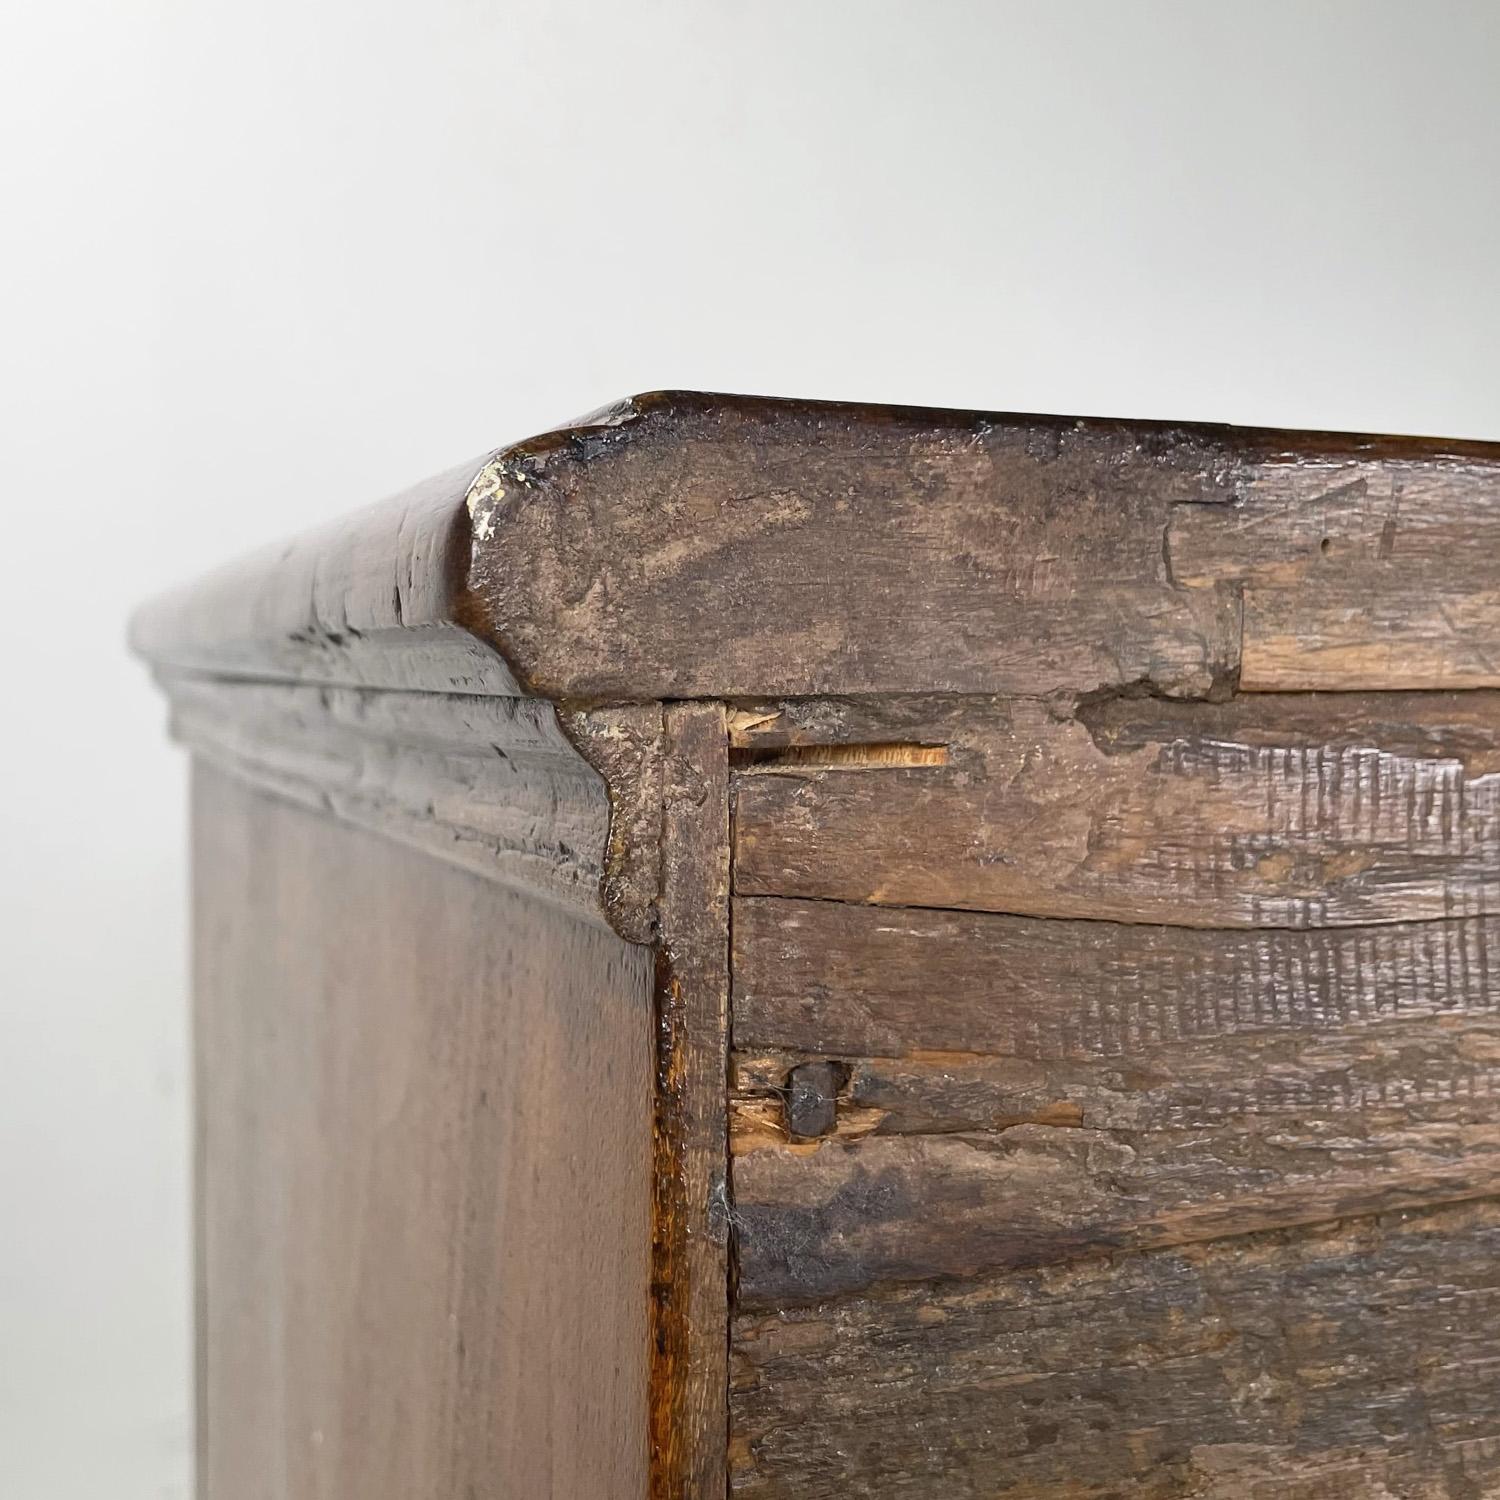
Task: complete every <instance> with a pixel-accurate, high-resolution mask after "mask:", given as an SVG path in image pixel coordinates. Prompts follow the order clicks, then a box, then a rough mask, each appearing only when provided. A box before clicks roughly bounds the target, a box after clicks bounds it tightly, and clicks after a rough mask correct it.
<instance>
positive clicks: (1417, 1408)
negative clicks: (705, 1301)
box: [730, 1201, 1500, 1500]
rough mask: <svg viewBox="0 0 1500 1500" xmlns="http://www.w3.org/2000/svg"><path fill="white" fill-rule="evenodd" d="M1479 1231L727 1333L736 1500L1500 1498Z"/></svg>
mask: <svg viewBox="0 0 1500 1500" xmlns="http://www.w3.org/2000/svg"><path fill="white" fill-rule="evenodd" d="M1497 1320H1500V1208H1497V1206H1496V1204H1495V1203H1494V1202H1493V1201H1488V1202H1484V1203H1476V1204H1465V1205H1457V1206H1454V1207H1449V1208H1442V1209H1436V1210H1428V1211H1425V1212H1421V1213H1403V1214H1394V1215H1388V1216H1385V1217H1381V1218H1374V1219H1355V1220H1352V1221H1350V1222H1348V1223H1344V1224H1339V1225H1335V1226H1332V1227H1330V1228H1328V1229H1326V1230H1322V1231H1317V1232H1308V1231H1299V1232H1295V1233H1283V1234H1274V1235H1258V1236H1249V1237H1244V1238H1240V1239H1235V1240H1223V1241H1219V1242H1216V1243H1213V1244H1204V1245H1193V1246H1184V1247H1180V1248H1177V1249H1172V1250H1159V1251H1153V1252H1150V1253H1147V1254H1142V1255H1122V1256H1120V1257H1118V1258H1115V1259H1110V1260H1096V1261H1084V1262H1080V1263H1078V1264H1077V1265H1074V1266H1070V1267H1067V1268H1065V1269H1061V1270H1059V1269H1055V1268H1054V1269H1048V1270H1037V1271H1025V1272H1018V1273H1015V1274H1013V1275H1009V1276H997V1277H986V1278H979V1279H974V1280H965V1281H954V1282H944V1283H940V1284H931V1285H921V1286H907V1287H903V1288H900V1289H895V1290H886V1291H884V1292H882V1293H881V1294H880V1295H878V1296H868V1297H866V1296H855V1297H847V1298H842V1299H839V1300H837V1301H834V1302H829V1303H825V1304H820V1305H816V1306H811V1307H793V1308H788V1309H785V1310H780V1311H770V1312H764V1313H760V1312H757V1313H753V1314H746V1315H743V1316H741V1317H740V1318H739V1319H738V1320H737V1321H736V1325H735V1342H734V1349H733V1353H732V1364H731V1370H732V1377H731V1378H732V1385H731V1394H730V1405H731V1409H732V1413H733V1424H734V1432H733V1438H732V1442H731V1490H732V1493H733V1494H734V1495H736V1496H742V1497H755V1500H783V1497H788V1496H798V1497H805V1500H833V1497H836V1496H846V1495H858V1496H877V1495H878V1496H881V1497H891V1500H937V1497H942V1500H1102V1497H1105V1496H1111V1497H1118V1500H1182V1497H1193V1500H1391V1497H1396V1496H1399V1497H1400V1500H1483V1497H1487V1496H1491V1495H1495V1494H1500V1402H1497V1400H1496V1371H1497V1349H1496V1338H1495V1332H1494V1329H1495V1326H1496V1323H1497Z"/></svg>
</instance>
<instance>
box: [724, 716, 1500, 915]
mask: <svg viewBox="0 0 1500 1500" xmlns="http://www.w3.org/2000/svg"><path fill="white" fill-rule="evenodd" d="M1497 704H1500V700H1497V699H1496V698H1495V697H1494V696H1492V695H1488V694H1486V695H1484V697H1483V699H1482V701H1476V702H1473V703H1469V702H1465V703H1462V704H1453V703H1452V700H1451V697H1450V696H1449V695H1441V697H1440V701H1439V702H1438V703H1436V704H1434V705H1432V706H1431V707H1430V708H1428V707H1427V706H1425V705H1423V706H1419V705H1417V704H1416V703H1415V702H1414V701H1413V700H1410V699H1408V700H1407V702H1406V703H1405V704H1404V705H1398V706H1397V710H1396V711H1397V712H1401V711H1406V712H1410V713H1413V714H1420V717H1417V718H1415V719H1414V720H1413V721H1411V722H1408V723H1405V724H1401V725H1399V726H1398V727H1397V728H1396V729H1395V730H1394V731H1391V730H1390V729H1389V728H1388V727H1387V721H1388V720H1389V717H1390V714H1391V711H1392V710H1391V706H1390V705H1386V704H1383V703H1379V702H1377V703H1369V702H1366V701H1364V700H1363V699H1361V698H1360V697H1359V696H1358V695H1352V696H1351V695H1330V697H1329V698H1328V699H1327V700H1325V701H1324V702H1323V703H1321V704H1319V709H1320V710H1321V713H1320V714H1319V715H1317V716H1314V715H1313V714H1312V713H1310V712H1309V709H1308V706H1307V704H1306V703H1305V702H1303V701H1301V700H1300V699H1297V698H1293V699H1292V700H1290V701H1288V700H1286V699H1282V698H1276V697H1254V696H1247V697H1244V698H1239V699H1235V700H1234V701H1232V702H1230V703H1224V704H1214V703H1209V704H1173V703H1166V702H1163V701H1161V700H1159V699H1154V698H1138V697H1119V698H1113V699H1107V700H1104V701H1100V702H1089V701H1085V702H1084V703H1083V704H1081V705H1079V706H1078V707H1077V708H1076V709H1075V708H1074V706H1073V705H1072V704H1067V705H1059V704H1056V703H1043V702H1040V701H1037V700H1013V701H1004V700H995V701H992V702H990V703H988V704H978V703H974V704H970V705H964V706H961V707H960V706H954V707H951V708H949V709H946V710H944V709H943V708H942V707H941V705H933V706H932V707H931V708H929V709H927V710H925V711H922V712H920V713H908V714H905V715H903V716H902V719H901V722H902V724H903V725H904V727H906V728H907V730H908V731H910V729H912V728H915V727H917V726H918V725H920V726H921V728H922V730H923V731H924V733H925V736H926V737H927V738H928V739H936V740H937V741H939V742H940V743H943V744H946V746H947V749H948V754H947V757H946V763H945V764H941V765H920V766H915V767H911V768H897V769H890V768H887V767H883V766H880V765H874V766H869V767H864V766H860V765H858V764H853V765H850V764H844V765H835V766H828V767H817V766H812V767H809V766H802V765H795V764H794V765H790V766H783V765H778V764H776V763H775V762H771V763H769V764H765V763H762V764H755V765H751V766H748V767H747V768H746V769H744V770H743V771H742V772H741V774H740V775H739V777H738V778H737V788H736V794H735V887H736V889H737V890H738V891H740V892H741V893H743V894H747V895H750V894H763V895H787V896H813V897H821V898H833V899H838V900H846V901H864V902H877V903H882V904H890V905H914V906H937V907H955V908H966V909H980V910H991V911H1010V912H1018V913H1025V914H1030V915H1035V916H1045V917H1085V918H1107V919H1112V920H1117V921H1126V922H1163V923H1173V924H1181V925H1187V926H1201V927H1233V926H1244V927H1256V926H1290V927H1306V926H1325V925H1341V924H1361V923H1372V922H1388V921H1398V920H1409V919H1413V918H1437V917H1454V916H1461V915H1471V914H1472V915H1480V914H1483V913H1486V912H1489V911H1494V910H1496V909H1500V774H1497V773H1496V772H1494V771H1493V770H1491V769H1489V768H1490V767H1491V766H1492V765H1494V764H1495V760H1496V757H1495V747H1496V745H1497V744H1500V707H1497ZM1075 714H1076V716H1074V715H1075ZM1446 716H1451V718H1452V720H1453V722H1452V723H1451V724H1450V723H1448V722H1447V718H1446ZM749 732H750V733H753V731H749ZM742 733H745V731H742ZM883 737H886V738H888V737H889V736H888V735H887V736H883ZM1466 741H1467V742H1468V743H1470V744H1474V743H1476V742H1477V747H1478V749H1477V756H1475V757H1474V758H1471V754H1470V751H1469V750H1467V749H1465V748H1463V746H1464V744H1465V742H1466ZM1476 759H1477V764H1476V763H1475V760H1476Z"/></svg>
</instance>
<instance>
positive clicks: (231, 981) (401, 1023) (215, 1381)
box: [194, 769, 652, 1500]
mask: <svg viewBox="0 0 1500 1500" xmlns="http://www.w3.org/2000/svg"><path fill="white" fill-rule="evenodd" d="M194 829H195V834H194V838H195V845H194V865H195V897H194V899H195V932H196V935H197V936H196V960H195V971H196V991H197V1007H198V1009H197V1055H198V1081H197V1098H198V1108H199V1129H200V1134H199V1143H198V1149H199V1182H200V1199H199V1220H200V1226H201V1234H202V1242H201V1266H202V1295H203V1307H202V1315H201V1320H200V1324H199V1330H198V1336H199V1340H200V1360H201V1370H202V1379H203V1388H202V1391H201V1394H200V1403H201V1404H200V1412H199V1418H200V1422H201V1423H202V1429H201V1430H202V1433H203V1439H204V1452H205V1462H204V1467H203V1470H202V1476H201V1480H200V1483H202V1484H203V1485H204V1487H205V1493H206V1494H208V1495H210V1496H212V1497H213V1500H241V1497H243V1500H251V1497H254V1500H308V1497H311V1496H318V1497H320V1500H346V1497H347V1500H386V1497H389V1500H410V1497H411V1496H414V1495H434V1496H437V1495H441V1496H465V1497H474V1500H487V1497H494V1500H499V1497H501V1496H514V1495H528V1496H530V1495H536V1496H551V1497H556V1500H580V1497H585V1496H588V1497H594V1496H597V1497H601V1500H603V1497H616V1496H619V1497H626V1496H640V1495H644V1493H645V1489H646V1468H647V1378H648V1358H647V1347H648V1330H647V1306H648V1281H649V1274H650V1268H649V1238H650V1200H651V1144H650V1116H651V1092H652V1091H651V1022H650V993H651V973H650V956H649V953H648V952H647V951H646V950H644V949H640V948H637V947H633V946H631V945H629V944H627V943H625V942H623V941H622V940H621V939H619V938H617V937H615V936H614V935H613V934H610V933H608V932H607V931H605V930H604V929H603V928H602V927H600V926H599V925H596V924H591V923H586V922H583V921H580V920H578V919H577V918H575V917H572V916H569V915H567V914H565V913H564V912H563V911H562V910H561V909H560V908H557V907H555V906H548V905H544V904H542V903H539V902H537V901H534V900H531V899H528V898H526V897H524V896H520V895H518V894H515V893H513V892H510V891H507V890H505V889H504V888H502V887H500V886H497V885H495V884H494V883H492V882H489V881H485V880H481V879H479V878H476V877H475V876H473V875H470V874H468V873H466V872H464V871H461V870H458V869H455V868H453V867H451V866H449V865H447V864H444V863H440V862H438V861H435V860H431V859H428V858H426V857H424V856H423V855H421V854H419V853H416V852H415V851H412V850H409V849H404V848H402V847H401V846H399V845H396V844H392V843H387V842H384V841H380V840H377V839H374V838H372V837H370V836H369V835H367V834H365V833H362V832H360V831H357V830H354V829H351V828H350V827H348V826H347V825H344V824H340V823H336V822H334V821H332V820H330V819H328V818H326V817H324V816H321V815H319V814H316V813H313V812H311V811H308V810H306V809H304V808H300V807H297V806H294V805H292V804H290V803H286V802H283V801H281V800H279V799H277V798H273V797H268V796H266V795H263V794H261V793H258V792H255V791H252V790H251V789H249V788H247V787H246V786H244V785H242V784H241V783H240V782H239V781H237V780H233V779H229V778H225V777H223V776H221V775H220V774H218V773H216V772H213V771H211V770H206V769H202V770H200V771H199V773H198V775H197V777H196V779H195V816H194Z"/></svg>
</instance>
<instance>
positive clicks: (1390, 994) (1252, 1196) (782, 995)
mask: <svg viewBox="0 0 1500 1500" xmlns="http://www.w3.org/2000/svg"><path fill="white" fill-rule="evenodd" d="M733 926H734V943H735V953H734V1017H733V1029H734V1035H735V1041H736V1053H735V1057H734V1071H733V1085H734V1095H733V1101H732V1103H733V1109H732V1117H733V1137H732V1138H733V1140H734V1145H735V1151H736V1160H735V1170H734V1185H735V1212H736V1223H737V1226H738V1247H739V1251H738V1259H739V1269H740V1276H739V1291H738V1295H739V1299H740V1302H741V1305H743V1306H766V1305H774V1304H776V1303H780V1302H792V1301H805V1300H809V1299H818V1298H822V1297H828V1296H834V1295H841V1294H847V1293H848V1292H851V1291H855V1290H859V1289H861V1288H864V1287H868V1286H870V1285H874V1284H878V1283H882V1282H887V1281H902V1280H916V1279H924V1278H931V1277H938V1276H943V1277H953V1276H968V1275H974V1274H976V1273H979V1272H982V1271H984V1270H987V1269H993V1268H996V1267H1002V1266H1016V1265H1028V1264H1037V1263H1041V1262H1047V1261H1058V1260H1067V1259H1070V1258H1076V1257H1079V1256H1087V1255H1098V1254H1101V1253H1104V1252H1106V1251H1109V1250H1112V1249H1115V1248H1117V1247H1120V1246H1125V1245H1136V1246H1138V1245H1143V1244H1164V1243H1178V1242H1183V1241H1188V1240H1194V1239H1207V1238H1214V1237H1217V1236H1224V1235H1238V1234H1244V1233H1249V1232H1253V1231H1257V1230H1263V1229H1266V1228H1272V1227H1282V1226H1286V1225H1289V1224H1297V1223H1307V1222H1316V1221H1319V1220H1326V1219H1332V1218H1336V1217H1339V1216H1342V1215H1348V1214H1354V1213H1368V1212H1375V1211H1384V1210H1387V1209H1390V1208H1393V1207H1400V1206H1406V1205H1411V1204H1420V1203H1430V1202H1434V1201H1440V1200H1444V1199H1461V1198H1465V1197H1472V1196H1475V1195H1478V1194H1482V1193H1489V1192H1495V1191H1496V1190H1497V1189H1500V985H1497V983H1496V982H1495V980H1494V979H1493V978H1492V971H1491V967H1490V956H1491V954H1492V953H1493V952H1495V951H1497V950H1496V944H1497V943H1500V919H1497V918H1487V919H1472V920H1468V921H1456V922H1437V923H1403V924H1393V925H1390V926H1385V927H1373V928H1342V929H1314V930H1309V931H1292V930H1285V929H1277V930H1271V931H1258V932H1254V931H1242V932H1229V933H1214V932H1206V931H1202V930H1199V929H1190V928H1171V927H1147V926H1139V925H1128V924H1114V923H1108V922H1087V921H1037V920H1035V919H1029V918H1022V917H1011V916H997V915H988V914H984V915H981V914H964V913H945V912H921V911H886V910H881V909H879V908H874V907H854V906H845V905H842V904H840V903H837V902H828V901H813V902H800V901H780V900H771V899H746V898H739V899H737V900H736V901H735V904H734V924H733ZM1495 972H1496V973H1500V969H1497V970H1496V971H1495ZM814 1061H821V1062H824V1063H827V1062H830V1061H831V1062H832V1063H833V1064H834V1065H835V1067H836V1071H837V1086H836V1089H835V1090H834V1091H833V1092H834V1097H833V1098H831V1099H830V1100H829V1101H828V1110H829V1113H830V1115H831V1118H830V1119H829V1120H828V1123H827V1125H826V1128H825V1129H824V1130H823V1131H821V1132H819V1134H821V1135H822V1136H823V1138H822V1139H818V1140H813V1141H811V1142H808V1141H805V1140H801V1139H799V1137H801V1136H803V1135H805V1134H806V1132H805V1131H803V1130H800V1129H798V1128H796V1126H795V1124H794V1122H793V1121H792V1120H791V1119H790V1118H789V1114H788V1110H789V1104H790V1099H789V1094H790V1093H791V1091H792V1089H793V1086H794V1082H795V1080H796V1079H797V1078H798V1077H799V1076H804V1075H805V1074H806V1073H807V1071H808V1068H809V1067H810V1065H811V1063H812V1062H814Z"/></svg>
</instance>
